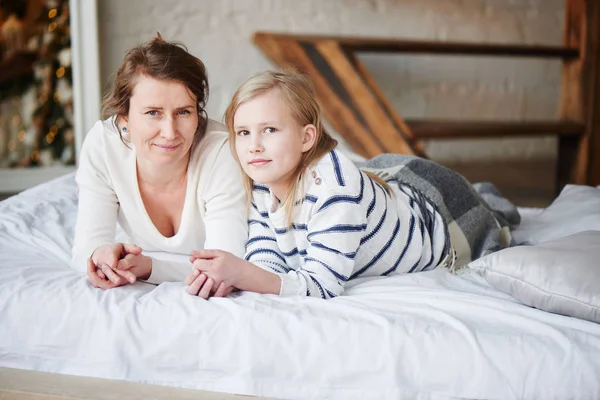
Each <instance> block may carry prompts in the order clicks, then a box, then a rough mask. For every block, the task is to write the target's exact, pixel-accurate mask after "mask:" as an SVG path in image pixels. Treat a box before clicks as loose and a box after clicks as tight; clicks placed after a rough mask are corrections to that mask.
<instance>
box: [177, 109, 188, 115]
mask: <svg viewBox="0 0 600 400" xmlns="http://www.w3.org/2000/svg"><path fill="white" fill-rule="evenodd" d="M187 114H190V111H189V110H179V115H187Z"/></svg>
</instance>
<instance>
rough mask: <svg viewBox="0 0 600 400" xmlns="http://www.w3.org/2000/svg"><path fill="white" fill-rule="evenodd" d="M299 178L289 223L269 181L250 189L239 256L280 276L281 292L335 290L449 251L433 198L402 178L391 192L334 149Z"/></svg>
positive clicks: (426, 265) (424, 264) (426, 264)
mask: <svg viewBox="0 0 600 400" xmlns="http://www.w3.org/2000/svg"><path fill="white" fill-rule="evenodd" d="M304 182H305V191H304V194H303V196H302V197H299V198H297V202H296V206H295V207H294V213H293V215H292V225H291V227H290V228H287V221H286V217H285V213H284V209H283V208H282V207H279V206H278V200H277V198H275V197H274V196H273V195H272V193H271V192H270V190H269V188H268V187H266V186H262V185H258V184H254V190H253V193H252V200H253V201H252V207H251V208H250V212H249V221H248V223H249V232H250V233H249V239H248V246H247V253H246V259H247V260H249V261H250V262H252V263H254V264H256V265H258V266H260V267H261V268H264V269H267V270H270V271H272V272H275V273H277V274H279V275H280V276H281V289H280V295H282V296H314V297H322V298H331V297H335V296H338V295H340V294H342V292H343V291H344V286H345V284H346V282H347V281H348V280H351V279H355V278H362V277H369V276H385V275H392V274H400V273H408V272H417V271H424V270H429V269H433V268H435V267H437V266H439V265H440V264H441V263H442V262H443V259H444V256H445V254H447V253H448V251H449V242H448V241H447V240H446V227H445V224H444V221H443V219H442V217H441V215H440V214H439V213H437V212H436V211H435V209H434V207H433V206H432V204H428V203H427V204H425V203H424V201H422V200H423V199H422V198H421V197H420V196H419V195H418V194H417V193H414V192H413V191H412V190H411V189H410V188H408V187H404V186H403V187H398V186H397V185H392V186H391V188H392V190H393V195H390V193H388V192H386V191H385V190H384V188H383V187H382V186H381V185H379V184H378V183H376V182H374V181H373V180H372V179H371V178H369V177H368V176H367V175H366V174H365V173H364V172H362V171H360V170H359V169H358V168H357V167H356V166H355V165H354V163H353V162H352V161H351V160H350V159H349V158H348V157H346V156H344V154H342V153H340V152H338V151H336V150H334V151H331V152H330V153H328V154H326V155H325V156H324V157H323V158H322V159H321V160H319V161H318V162H317V163H316V164H315V165H314V166H313V167H311V168H309V169H308V171H307V172H306V173H305V175H304Z"/></svg>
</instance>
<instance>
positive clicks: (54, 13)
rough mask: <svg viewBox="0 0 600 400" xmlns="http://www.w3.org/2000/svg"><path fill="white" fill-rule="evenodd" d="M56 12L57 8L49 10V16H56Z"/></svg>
mask: <svg viewBox="0 0 600 400" xmlns="http://www.w3.org/2000/svg"><path fill="white" fill-rule="evenodd" d="M56 14H58V11H57V10H56V8H53V9H52V10H50V11H48V18H54V17H56Z"/></svg>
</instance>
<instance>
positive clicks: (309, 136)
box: [302, 124, 317, 153]
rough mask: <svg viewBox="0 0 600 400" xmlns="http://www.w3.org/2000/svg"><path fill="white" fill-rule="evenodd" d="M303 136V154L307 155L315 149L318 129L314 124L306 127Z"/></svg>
mask: <svg viewBox="0 0 600 400" xmlns="http://www.w3.org/2000/svg"><path fill="white" fill-rule="evenodd" d="M302 135H303V136H302V152H303V153H306V152H307V151H309V150H310V149H312V148H313V146H314V145H315V142H316V141H317V127H316V126H314V125H313V124H308V125H305V126H304V128H303V133H302Z"/></svg>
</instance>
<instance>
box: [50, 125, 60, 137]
mask: <svg viewBox="0 0 600 400" xmlns="http://www.w3.org/2000/svg"><path fill="white" fill-rule="evenodd" d="M48 131H49V132H48V133H51V134H53V135H54V134H56V132H58V126H56V125H52V126H51V127H50V129H48Z"/></svg>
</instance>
